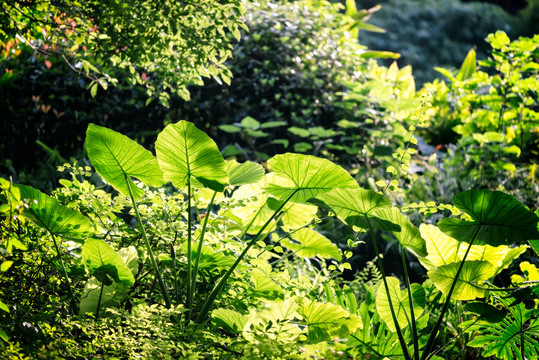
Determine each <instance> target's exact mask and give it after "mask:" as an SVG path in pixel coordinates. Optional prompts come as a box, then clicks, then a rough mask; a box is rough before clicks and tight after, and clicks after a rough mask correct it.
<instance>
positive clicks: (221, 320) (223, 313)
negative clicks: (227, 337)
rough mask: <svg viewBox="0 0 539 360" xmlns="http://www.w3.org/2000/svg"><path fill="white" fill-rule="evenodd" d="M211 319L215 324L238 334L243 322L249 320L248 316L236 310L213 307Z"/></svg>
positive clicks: (241, 329)
mask: <svg viewBox="0 0 539 360" xmlns="http://www.w3.org/2000/svg"><path fill="white" fill-rule="evenodd" d="M211 316H212V318H213V321H214V322H215V323H216V325H217V326H220V327H223V328H225V330H228V331H230V332H232V333H236V334H239V333H241V332H242V331H243V328H244V327H245V324H247V321H248V320H249V316H247V315H242V314H240V313H239V312H237V311H234V310H229V309H223V308H220V309H215V310H213V311H212V314H211Z"/></svg>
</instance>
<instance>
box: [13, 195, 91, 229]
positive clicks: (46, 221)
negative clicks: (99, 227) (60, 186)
mask: <svg viewBox="0 0 539 360" xmlns="http://www.w3.org/2000/svg"><path fill="white" fill-rule="evenodd" d="M14 186H15V187H16V188H17V189H18V190H19V192H20V197H21V199H22V200H26V201H27V206H25V207H24V209H23V212H22V215H23V216H24V217H26V218H28V219H30V220H32V221H33V222H35V223H36V224H37V225H38V226H41V227H43V228H45V229H47V230H48V231H50V232H51V233H52V234H54V235H59V236H63V237H67V238H70V239H84V238H86V237H88V235H89V234H90V233H91V231H92V223H91V222H90V219H88V218H87V217H86V216H84V215H82V214H81V213H80V212H78V211H76V210H73V209H70V208H68V207H66V206H63V205H60V203H59V202H58V201H57V200H56V199H54V198H52V197H50V196H47V195H45V194H43V193H42V192H41V191H39V190H36V189H34V188H33V187H30V186H26V185H14Z"/></svg>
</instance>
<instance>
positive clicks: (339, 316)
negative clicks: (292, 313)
mask: <svg viewBox="0 0 539 360" xmlns="http://www.w3.org/2000/svg"><path fill="white" fill-rule="evenodd" d="M298 313H299V314H300V315H301V316H302V317H303V320H304V321H305V323H306V325H307V326H308V331H309V332H308V335H307V338H308V340H309V341H312V342H320V341H330V340H334V339H337V338H344V337H347V336H349V335H350V334H351V333H354V332H355V331H356V330H357V329H358V328H359V327H360V326H361V325H362V323H361V319H360V318H359V317H358V316H357V315H353V314H350V313H349V312H348V311H346V310H344V309H343V308H342V307H340V306H338V305H333V304H328V303H321V302H318V301H311V300H309V299H307V298H305V299H303V303H302V305H301V307H300V308H299V310H298Z"/></svg>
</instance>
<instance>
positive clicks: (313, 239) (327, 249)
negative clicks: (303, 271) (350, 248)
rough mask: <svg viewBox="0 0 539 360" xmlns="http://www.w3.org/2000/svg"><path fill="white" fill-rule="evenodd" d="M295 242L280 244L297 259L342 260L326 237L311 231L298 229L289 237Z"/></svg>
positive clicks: (287, 241) (284, 241)
mask: <svg viewBox="0 0 539 360" xmlns="http://www.w3.org/2000/svg"><path fill="white" fill-rule="evenodd" d="M291 237H292V239H294V240H295V241H296V242H292V241H289V240H283V241H282V242H281V244H282V245H283V246H285V247H287V248H289V249H291V250H293V251H294V252H295V254H296V255H297V256H299V257H306V258H312V257H315V256H316V257H319V258H322V259H337V260H338V261H340V260H341V259H342V253H341V251H340V250H339V248H338V247H337V245H335V244H334V243H332V242H331V240H329V239H328V238H327V237H325V236H324V235H322V234H320V233H319V232H316V231H314V230H312V229H308V228H304V229H300V230H298V231H296V232H294V233H292V235H291Z"/></svg>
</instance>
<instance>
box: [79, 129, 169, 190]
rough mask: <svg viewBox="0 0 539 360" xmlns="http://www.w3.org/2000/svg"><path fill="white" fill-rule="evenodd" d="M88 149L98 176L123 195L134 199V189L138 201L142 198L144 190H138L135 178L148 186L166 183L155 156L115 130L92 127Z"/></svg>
mask: <svg viewBox="0 0 539 360" xmlns="http://www.w3.org/2000/svg"><path fill="white" fill-rule="evenodd" d="M86 149H87V150H88V157H89V158H90V161H91V162H92V165H93V166H94V167H95V169H96V171H97V173H98V174H99V175H101V177H103V179H105V181H107V182H108V183H109V184H111V185H112V186H113V187H114V188H115V189H116V190H118V191H119V192H120V193H121V194H122V195H125V196H130V193H129V188H131V190H132V191H133V195H134V197H135V199H139V198H140V196H141V194H142V190H141V189H139V188H138V187H137V186H135V184H134V183H133V181H132V180H131V177H135V178H137V179H139V180H140V181H142V182H143V183H144V184H146V185H148V186H160V185H162V184H163V183H164V180H163V173H162V172H161V169H160V168H159V164H158V163H157V159H156V158H155V157H154V156H153V155H152V153H151V152H149V151H148V150H146V149H144V148H143V147H142V146H141V145H139V144H137V143H136V142H135V141H133V140H131V139H129V138H128V137H127V136H125V135H122V134H120V133H117V132H116V131H114V130H111V129H107V128H105V127H102V126H98V125H95V124H90V125H88V130H86Z"/></svg>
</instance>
